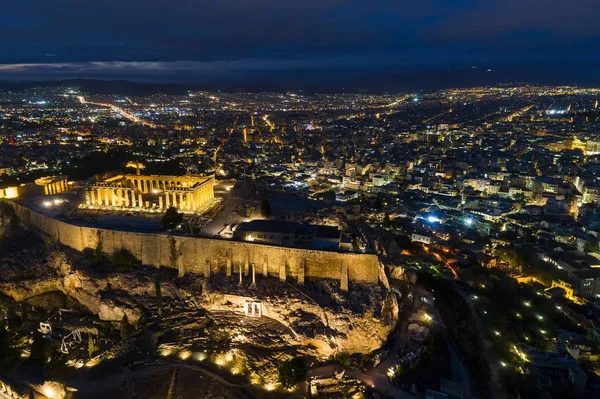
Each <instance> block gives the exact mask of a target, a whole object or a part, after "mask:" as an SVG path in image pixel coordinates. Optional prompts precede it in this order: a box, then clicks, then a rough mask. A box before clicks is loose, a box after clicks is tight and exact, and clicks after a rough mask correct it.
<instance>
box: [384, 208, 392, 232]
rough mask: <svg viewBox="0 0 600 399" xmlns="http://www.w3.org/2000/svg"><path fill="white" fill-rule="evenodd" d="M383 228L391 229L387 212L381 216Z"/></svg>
mask: <svg viewBox="0 0 600 399" xmlns="http://www.w3.org/2000/svg"><path fill="white" fill-rule="evenodd" d="M383 227H384V228H386V229H389V228H390V227H392V221H391V220H390V214H389V213H388V212H386V213H385V214H384V215H383Z"/></svg>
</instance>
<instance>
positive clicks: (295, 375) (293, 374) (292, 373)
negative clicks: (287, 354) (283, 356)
mask: <svg viewBox="0 0 600 399" xmlns="http://www.w3.org/2000/svg"><path fill="white" fill-rule="evenodd" d="M307 376H308V365H307V364H306V361H305V360H304V359H303V358H301V357H295V358H293V359H290V360H288V361H285V362H283V363H281V364H280V365H279V367H278V368H277V378H278V379H279V382H280V383H281V385H282V386H283V387H284V388H293V387H295V386H296V385H298V384H300V383H302V382H304V381H306V378H307Z"/></svg>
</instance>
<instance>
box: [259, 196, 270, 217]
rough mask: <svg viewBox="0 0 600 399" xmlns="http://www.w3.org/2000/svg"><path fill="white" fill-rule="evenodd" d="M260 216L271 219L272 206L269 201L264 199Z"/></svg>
mask: <svg viewBox="0 0 600 399" xmlns="http://www.w3.org/2000/svg"><path fill="white" fill-rule="evenodd" d="M259 211H260V216H262V217H264V218H269V217H271V205H270V204H269V201H268V200H266V199H264V200H262V202H261V203H260V208H259Z"/></svg>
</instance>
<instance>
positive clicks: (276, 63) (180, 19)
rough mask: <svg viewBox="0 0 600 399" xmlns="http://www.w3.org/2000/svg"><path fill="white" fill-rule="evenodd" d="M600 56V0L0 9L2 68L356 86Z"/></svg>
mask: <svg viewBox="0 0 600 399" xmlns="http://www.w3.org/2000/svg"><path fill="white" fill-rule="evenodd" d="M599 66H600V0H571V1H566V0H410V1H408V0H394V1H388V0H300V1H290V0H11V1H8V0H7V1H3V2H2V9H1V12H0V80H4V81H7V80H28V79H34V80H36V79H59V78H73V77H89V78H111V79H112V78H131V79H138V80H151V81H182V82H185V81H227V80H243V79H259V80H260V79H267V80H268V79H269V77H270V78H272V79H273V80H276V81H277V82H279V83H282V84H285V82H290V83H293V82H294V80H295V79H298V80H305V81H310V80H311V79H312V80H314V81H315V82H326V81H327V80H328V79H329V77H336V78H337V83H340V84H341V83H343V82H344V80H346V81H350V82H349V83H351V84H355V85H358V84H359V82H357V80H362V81H364V82H365V84H368V82H369V81H373V76H372V75H376V76H379V77H380V80H381V79H383V78H384V77H386V76H393V77H395V78H396V79H401V78H402V76H412V77H415V76H420V77H421V78H423V79H424V80H427V79H426V78H425V76H426V75H428V74H434V75H435V74H437V75H438V76H440V73H441V72H440V71H445V73H448V71H452V70H454V71H460V76H461V78H460V79H466V80H468V79H469V76H470V75H468V72H467V71H468V70H471V71H473V74H474V75H473V76H478V77H479V78H481V77H482V76H485V77H491V78H492V79H498V80H510V79H517V80H518V79H525V80H528V79H529V80H531V79H533V80H535V79H538V80H540V81H543V80H544V79H546V78H552V79H555V80H564V82H565V83H573V82H574V83H581V84H585V83H595V82H596V81H597V82H598V83H600V77H599V75H600V73H598V72H596V71H600V68H599ZM473 67H477V69H475V68H473ZM487 69H492V71H491V72H487ZM484 72H485V73H487V75H486V74H485V73H484ZM442 75H443V74H442ZM455 78H456V76H454V79H455ZM449 79H450V80H452V79H453V78H452V77H449ZM474 79H475V78H474ZM595 79H596V80H595ZM455 80H456V79H455ZM475 80H476V79H475Z"/></svg>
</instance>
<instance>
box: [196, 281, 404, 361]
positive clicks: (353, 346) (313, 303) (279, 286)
mask: <svg viewBox="0 0 600 399" xmlns="http://www.w3.org/2000/svg"><path fill="white" fill-rule="evenodd" d="M338 285H339V283H338V282H336V281H316V282H309V283H307V284H306V286H297V285H295V284H290V283H285V282H280V281H278V280H274V279H259V280H258V281H257V284H256V285H255V286H253V287H251V286H250V282H245V283H242V285H241V286H240V285H238V284H237V282H236V281H235V279H227V278H225V277H224V276H214V277H213V278H211V279H210V280H208V281H207V282H206V283H205V284H204V290H203V292H202V295H201V298H202V306H203V307H205V308H206V309H207V310H212V311H231V312H243V311H244V306H245V303H246V302H247V301H249V300H252V301H260V302H261V309H262V315H263V316H266V317H269V318H271V319H274V320H277V321H278V322H280V323H281V324H283V325H284V326H286V327H288V328H289V329H290V330H291V332H292V334H291V335H290V340H291V342H290V343H291V344H292V345H300V346H304V347H313V348H315V353H312V354H313V355H316V356H318V357H320V358H327V357H328V356H330V355H332V354H336V353H342V352H345V353H369V352H372V351H374V350H376V349H378V348H380V347H381V346H382V345H383V344H384V343H385V341H386V340H387V337H388V335H389V334H390V333H391V332H392V331H393V329H394V327H395V324H396V321H397V319H398V303H397V301H396V298H395V297H394V296H393V294H391V293H390V292H389V291H387V290H385V289H384V288H383V287H381V286H380V285H377V284H361V285H353V286H351V289H350V291H349V292H347V293H345V292H341V291H339V290H338V288H337V287H338Z"/></svg>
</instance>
